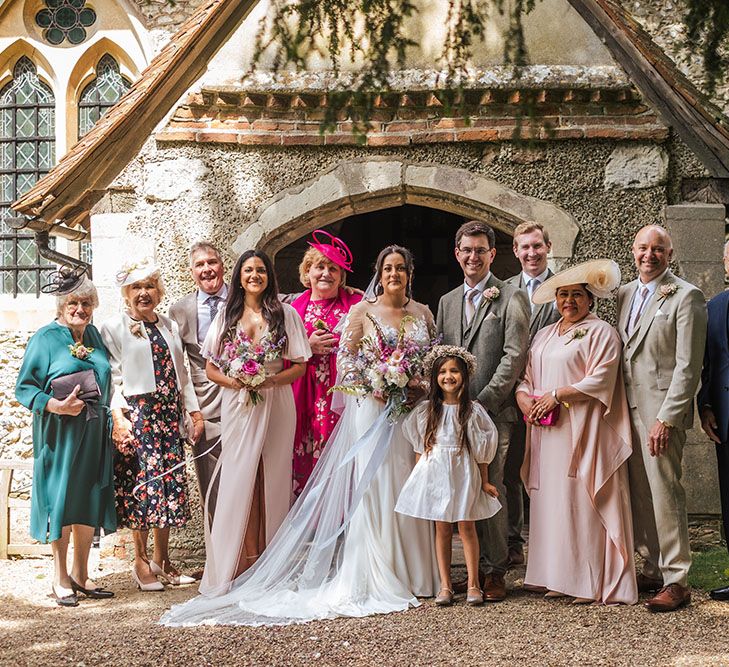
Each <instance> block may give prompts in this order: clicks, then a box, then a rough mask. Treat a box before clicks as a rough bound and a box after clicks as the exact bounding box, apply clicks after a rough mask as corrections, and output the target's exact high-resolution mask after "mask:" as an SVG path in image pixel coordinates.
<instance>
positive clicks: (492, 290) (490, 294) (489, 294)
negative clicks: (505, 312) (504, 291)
mask: <svg viewBox="0 0 729 667" xmlns="http://www.w3.org/2000/svg"><path fill="white" fill-rule="evenodd" d="M500 296H501V290H500V289H499V288H498V287H487V288H486V289H485V290H484V291H483V298H484V299H486V301H489V302H493V301H496V299H498V298H499V297H500Z"/></svg>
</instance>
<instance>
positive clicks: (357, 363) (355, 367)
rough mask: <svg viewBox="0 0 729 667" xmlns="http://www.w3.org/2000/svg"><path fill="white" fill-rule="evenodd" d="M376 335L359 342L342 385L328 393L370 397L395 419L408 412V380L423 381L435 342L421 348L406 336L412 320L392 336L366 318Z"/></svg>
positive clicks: (374, 320)
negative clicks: (406, 329)
mask: <svg viewBox="0 0 729 667" xmlns="http://www.w3.org/2000/svg"><path fill="white" fill-rule="evenodd" d="M367 317H368V318H369V319H370V321H371V322H372V324H373V325H374V328H375V332H374V334H372V335H370V336H365V337H364V338H363V339H362V340H361V341H360V346H359V349H358V350H357V352H356V354H354V355H352V356H351V358H350V359H348V360H347V371H348V372H347V374H346V375H345V377H344V381H345V382H344V384H341V385H336V386H334V387H332V388H331V389H330V390H329V391H330V392H332V391H341V392H342V393H345V394H350V395H352V396H367V395H370V394H371V395H372V396H374V397H375V398H379V399H382V400H383V401H385V403H387V405H388V412H389V415H390V417H392V418H395V417H398V416H400V415H403V414H405V413H406V412H408V411H409V410H410V408H409V407H408V405H407V403H406V402H407V388H408V385H410V384H411V381H418V380H422V377H423V360H424V359H425V355H426V354H427V353H428V351H429V350H430V349H431V348H432V347H433V345H434V344H435V342H436V341H431V342H429V343H428V344H427V345H420V344H418V343H417V342H416V341H414V340H413V339H412V338H408V337H407V336H405V327H406V325H407V324H408V322H412V321H413V320H414V318H413V317H411V316H406V317H404V318H403V320H402V322H401V324H400V328H399V330H398V331H397V332H396V334H395V335H392V334H390V335H388V334H387V333H386V332H385V331H383V329H382V327H381V326H380V323H379V322H378V321H377V320H376V319H375V318H373V317H371V316H370V315H367Z"/></svg>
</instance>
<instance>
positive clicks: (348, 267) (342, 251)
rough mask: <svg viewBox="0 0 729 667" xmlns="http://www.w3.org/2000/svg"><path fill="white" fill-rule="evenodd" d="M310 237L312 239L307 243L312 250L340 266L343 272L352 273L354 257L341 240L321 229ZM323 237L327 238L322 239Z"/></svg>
mask: <svg viewBox="0 0 729 667" xmlns="http://www.w3.org/2000/svg"><path fill="white" fill-rule="evenodd" d="M311 236H312V237H313V239H314V240H313V241H309V245H310V246H311V247H312V248H314V249H315V250H318V251H319V252H320V253H321V254H322V255H324V257H326V258H327V259H328V260H329V261H330V262H332V263H333V264H336V265H337V266H340V267H341V268H343V269H344V270H345V271H349V272H351V271H352V261H353V260H354V257H352V251H351V250H350V249H349V247H348V246H347V244H346V243H345V242H344V241H342V239H340V238H337V237H336V236H332V235H331V234H330V233H329V232H325V231H324V230H323V229H317V230H316V231H315V232H314V233H312V235H311ZM323 236H324V237H327V238H326V239H323V238H322V237H323ZM327 239H328V240H327Z"/></svg>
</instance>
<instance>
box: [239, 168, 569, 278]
mask: <svg viewBox="0 0 729 667" xmlns="http://www.w3.org/2000/svg"><path fill="white" fill-rule="evenodd" d="M404 204H416V205H419V206H427V207H429V208H435V209H440V210H444V211H449V212H451V213H457V214H459V215H463V216H467V217H471V218H477V219H482V220H485V221H487V222H488V223H489V224H491V225H493V226H494V227H495V228H497V229H500V230H502V231H504V232H506V233H508V234H511V233H512V232H513V230H514V228H515V227H516V226H517V225H518V224H519V223H521V222H525V221H533V222H541V223H542V224H543V225H544V226H545V227H546V228H547V229H548V230H549V234H550V237H551V240H552V259H553V260H554V264H555V267H556V268H557V269H559V268H561V266H562V265H563V264H564V263H565V262H566V261H567V260H568V259H569V258H571V257H572V253H573V249H574V244H575V240H576V238H577V234H578V232H579V226H578V224H577V221H576V220H575V219H574V217H573V216H572V215H571V214H569V213H567V212H566V211H565V210H563V209H561V208H559V207H557V206H555V205H554V204H551V203H550V202H546V201H543V200H541V199H536V198H535V197H529V196H527V195H523V194H520V193H519V192H516V191H515V190H511V189H509V188H507V187H505V186H503V185H501V184H500V183H498V182H497V181H494V180H492V179H489V178H486V177H485V176H481V175H478V174H474V173H472V172H470V171H468V170H466V169H459V168H456V167H448V166H444V165H439V164H430V163H417V162H408V161H407V160H399V159H396V158H390V157H372V158H366V159H361V160H351V161H347V162H340V163H339V164H337V165H335V166H334V167H332V168H330V169H328V170H326V171H324V172H322V173H321V174H319V175H317V176H315V177H314V178H312V179H310V180H308V181H306V182H304V183H302V184H300V185H297V186H294V187H291V188H288V189H286V190H284V191H282V192H280V193H279V194H277V195H275V196H274V197H271V198H270V199H269V200H268V201H266V202H265V203H264V204H263V205H262V206H261V208H260V209H259V211H258V213H257V215H256V217H255V218H254V219H253V221H252V223H251V224H250V225H249V226H248V227H247V228H246V229H245V231H244V232H243V233H242V234H240V236H238V238H237V239H236V241H235V242H234V244H233V250H234V251H235V252H236V253H241V252H243V251H244V250H246V249H248V248H253V247H258V248H261V249H263V250H265V251H266V252H268V253H269V254H271V255H275V254H276V252H278V251H279V250H280V249H281V248H283V247H284V246H286V245H288V244H289V243H291V242H292V241H294V240H296V239H298V238H300V237H302V236H304V235H305V234H308V233H310V232H311V231H313V230H314V229H316V228H317V227H323V226H325V225H328V224H331V223H333V222H336V221H338V220H341V219H343V218H346V217H349V216H351V215H356V214H358V213H366V212H368V211H376V210H380V209H384V208H391V207H394V206H402V205H404Z"/></svg>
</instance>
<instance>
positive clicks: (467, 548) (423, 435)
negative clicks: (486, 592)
mask: <svg viewBox="0 0 729 667" xmlns="http://www.w3.org/2000/svg"><path fill="white" fill-rule="evenodd" d="M475 368H476V358H475V357H474V356H473V355H472V354H471V353H469V352H467V351H466V350H464V349H463V348H461V347H456V346H453V345H438V346H436V347H434V348H433V349H432V350H431V351H430V352H429V353H428V356H427V357H426V358H425V371H426V377H428V376H429V377H430V395H429V396H428V400H427V401H424V402H422V403H421V404H420V405H418V406H417V407H416V408H415V409H414V410H413V411H412V413H411V414H410V415H408V417H407V418H406V419H405V422H404V423H403V435H404V436H405V438H406V439H407V440H408V441H409V442H410V443H411V444H412V447H413V449H414V450H415V453H416V460H417V463H416V465H415V468H414V469H413V471H412V473H411V475H410V477H409V478H408V480H407V482H405V485H404V486H403V488H402V491H401V492H400V497H399V498H398V501H397V505H396V506H395V511H396V512H400V513H401V514H405V515H408V516H412V517H416V518H419V519H428V520H431V521H435V546H436V556H437V559H438V571H439V574H440V591H439V593H438V596H437V597H436V599H435V603H436V604H437V605H440V606H448V605H450V604H452V603H453V590H452V583H451V551H452V547H451V543H452V538H453V524H454V523H456V522H457V523H458V533H459V535H460V536H461V540H462V541H463V551H464V555H465V557H466V569H467V571H468V591H467V597H466V602H467V603H468V604H470V605H479V604H483V592H482V591H481V589H480V587H479V585H478V559H479V546H478V536H477V535H476V521H478V520H480V519H488V518H489V517H492V516H493V515H494V514H496V512H498V511H499V510H500V509H501V503H500V502H499V501H498V500H497V499H496V497H497V496H498V495H499V494H498V491H497V490H496V487H495V486H494V485H493V484H490V483H489V479H488V464H489V463H490V462H491V461H492V459H493V458H494V455H495V454H496V447H497V444H498V435H497V431H496V426H494V423H493V421H491V418H490V417H489V415H488V413H487V412H486V410H485V408H483V407H482V406H481V404H480V403H478V401H471V399H470V397H469V392H468V385H469V377H470V376H471V375H473V372H474V370H475Z"/></svg>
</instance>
